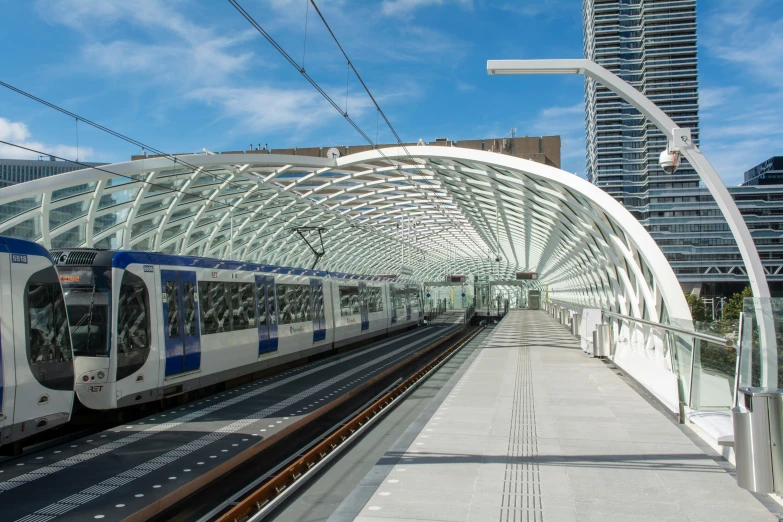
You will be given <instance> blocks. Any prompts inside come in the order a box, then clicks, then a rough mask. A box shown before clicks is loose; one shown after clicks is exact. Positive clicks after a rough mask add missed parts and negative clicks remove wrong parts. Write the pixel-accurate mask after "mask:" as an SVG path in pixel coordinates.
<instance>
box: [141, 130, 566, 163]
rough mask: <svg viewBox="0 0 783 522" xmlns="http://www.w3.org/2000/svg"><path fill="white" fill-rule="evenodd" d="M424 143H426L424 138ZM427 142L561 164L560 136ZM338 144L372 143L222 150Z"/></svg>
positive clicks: (311, 152) (310, 152)
mask: <svg viewBox="0 0 783 522" xmlns="http://www.w3.org/2000/svg"><path fill="white" fill-rule="evenodd" d="M421 143H424V142H423V141H422V142H421ZM405 145H406V146H407V147H415V146H416V145H417V144H416V143H406V144H405ZM426 145H434V146H442V147H463V148H466V149H475V150H486V151H490V152H498V153H500V154H509V155H512V156H516V157H518V158H524V159H529V160H533V161H537V162H539V163H543V164H545V165H550V166H552V167H557V168H560V136H523V137H520V138H485V139H479V140H459V141H452V140H450V139H448V138H438V139H436V140H435V141H431V142H429V143H427V144H426ZM396 146H397V144H396V143H389V144H382V145H379V148H385V147H396ZM331 148H335V149H337V150H338V151H339V152H340V156H345V155H347V154H354V153H356V152H362V151H365V150H370V149H372V147H371V146H370V145H332V146H326V147H301V148H297V147H294V148H291V149H268V150H267V148H266V145H264V148H261V145H260V144H259V145H258V146H257V147H255V148H253V147H252V146H251V150H246V151H244V150H234V151H224V152H223V153H222V154H292V155H297V156H315V157H321V158H325V157H326V155H327V151H328V150H329V149H331ZM145 157H146V158H152V157H155V156H133V157H131V159H132V160H138V159H144V158H145Z"/></svg>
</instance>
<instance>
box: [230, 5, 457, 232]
mask: <svg viewBox="0 0 783 522" xmlns="http://www.w3.org/2000/svg"><path fill="white" fill-rule="evenodd" d="M228 2H229V3H230V4H231V5H232V6H233V7H234V8H235V9H236V10H237V12H239V14H241V15H242V16H243V17H244V18H245V19H246V20H247V21H248V23H250V25H252V26H253V27H254V28H255V29H256V30H257V31H258V32H259V33H260V34H261V35H262V36H263V37H264V38H265V39H266V40H267V41H268V42H269V43H270V45H272V47H274V48H275V49H276V50H277V51H278V52H279V53H280V55H281V56H283V58H285V59H286V61H288V63H290V64H291V66H292V67H294V68H295V69H296V70H297V71H298V72H299V73H300V74H301V75H302V76H303V77H304V78H305V79H306V80H307V81H308V83H310V84H311V85H312V86H313V88H315V89H316V90H317V91H318V92H319V94H321V96H323V97H324V99H325V100H326V101H327V102H329V104H330V105H332V107H334V109H335V110H337V111H338V112H339V113H340V114H341V115H342V116H343V117H344V118H345V119H346V121H348V123H349V124H350V125H351V126H352V127H353V128H354V129H355V130H356V131H357V132H358V133H359V134H360V135H361V136H362V137H363V138H364V139H365V141H367V143H368V144H370V145H371V146H372V147H373V148H375V149H376V150H378V152H379V153H380V155H381V156H382V157H383V158H384V159H385V160H386V161H387V162H388V163H389V165H391V166H393V167H397V168H398V170H400V171H402V169H403V168H405V167H404V166H403V165H399V164H396V163H394V161H392V160H391V159H390V158H389V157H388V156H386V154H384V153H383V151H382V150H380V149H379V148H378V144H377V139H376V141H375V142H373V140H372V139H371V138H370V137H369V136H368V135H367V134H366V133H365V132H364V131H363V130H362V129H361V127H360V126H359V125H358V124H357V123H356V121H355V120H353V118H351V117H350V116H349V115H348V111H347V103H348V100H347V96H346V110H343V109H341V108H340V106H339V105H338V104H337V103H336V102H335V101H334V99H333V98H332V97H331V96H329V94H327V93H326V91H324V89H323V88H321V86H320V85H319V84H318V82H316V81H315V80H314V79H313V78H312V77H311V76H310V75H309V74H308V73H307V71H306V70H305V69H304V67H303V66H300V65H299V64H298V63H296V60H294V58H293V57H291V55H290V54H288V53H287V52H286V50H285V49H283V47H282V46H281V45H280V44H279V43H278V42H277V41H276V40H275V39H274V37H272V35H270V34H269V33H268V32H267V31H266V30H265V29H264V28H263V27H262V26H261V25H260V24H259V23H258V22H257V21H256V20H255V19H254V18H253V16H252V15H250V13H248V12H247V11H246V10H245V9H244V8H243V7H242V6H241V5H240V4H239V2H238V1H237V0H228ZM310 3H311V4H312V5H313V8H314V9H315V10H316V13H317V14H318V16H319V18H321V20H322V21H323V23H324V25H325V26H326V28H327V30H328V31H329V33H330V34H331V36H332V38H333V39H334V40H335V42H336V43H337V45H338V47H339V48H340V51H341V52H342V54H343V56H344V58H345V59H346V62H347V64H348V67H349V74H350V71H353V72H354V74H356V76H357V79H358V80H359V82H360V83H361V85H362V87H363V88H364V90H365V92H367V94H368V96H369V97H370V99H371V100H372V102H373V104H374V105H375V107H376V110H378V112H379V114H380V115H381V117H383V119H384V122H386V124H387V126H388V127H389V128H390V130H391V131H392V133H393V134H394V136H395V138H396V139H397V142H398V143H399V144H400V145H402V148H403V150H404V151H405V153H406V155H407V156H408V158H409V159H410V160H411V162H412V163H414V164H415V163H416V162H415V160H414V159H413V156H412V155H411V154H410V152H409V151H408V149H407V147H406V146H405V144H404V143H403V142H402V140H401V138H400V136H399V134H398V133H397V131H396V130H395V129H394V127H393V126H392V125H391V122H390V121H389V119H388V118H387V116H386V114H385V113H384V112H383V110H382V109H381V108H380V105H379V104H378V102H377V100H376V99H375V97H374V96H373V95H372V93H371V92H370V90H369V88H368V87H367V84H366V83H365V82H364V80H363V79H362V78H361V76H360V75H359V74H358V72H357V70H356V68H355V67H354V65H353V63H352V62H351V60H350V58H349V57H348V55H347V53H346V52H345V50H344V49H343V47H342V45H341V44H340V43H339V41H338V40H337V37H336V36H335V34H334V32H333V31H332V29H331V27H329V24H328V23H327V22H326V19H325V18H324V16H323V13H321V11H320V9H319V8H318V6H317V5H316V4H315V2H314V1H313V0H310ZM346 88H347V86H346ZM423 179H424V180H425V181H426V182H427V184H429V185H430V186H432V182H431V181H430V180H428V179H426V177H423ZM411 187H412V188H413V189H414V190H415V191H416V192H418V193H419V194H420V195H421V196H422V197H423V198H424V199H425V201H429V200H430V198H429V197H428V196H427V195H426V194H424V193H422V192H421V191H420V190H419V188H418V187H417V184H416V183H415V181H414V180H411ZM433 194H434V196H435V198H436V199H441V196H440V194H439V193H438V191H437V187H436V190H433ZM433 203H434V204H435V207H436V208H437V209H438V211H439V212H440V213H441V214H442V215H443V217H444V218H446V220H447V221H448V222H449V223H450V224H451V225H453V226H456V227H457V228H459V229H460V230H462V232H463V233H465V237H466V239H467V238H468V237H469V234H467V232H465V230H464V229H463V227H462V225H461V224H460V223H459V222H458V221H455V220H454V217H453V216H452V215H451V213H450V212H448V211H446V210H444V209H443V208H442V207H441V205H440V204H439V202H438V201H433Z"/></svg>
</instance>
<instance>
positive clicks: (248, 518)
mask: <svg viewBox="0 0 783 522" xmlns="http://www.w3.org/2000/svg"><path fill="white" fill-rule="evenodd" d="M460 330H461V329H460ZM481 330H482V328H477V329H476V330H475V331H474V332H473V333H471V334H470V335H468V336H467V337H465V338H464V339H462V340H461V341H459V342H458V343H456V344H455V345H454V346H452V347H451V348H449V349H447V350H446V351H444V352H443V353H442V354H440V355H439V356H438V357H436V358H435V359H433V360H432V361H430V362H429V363H427V365H426V366H424V367H423V368H421V369H420V370H418V371H417V372H416V373H414V374H413V375H412V376H410V377H409V378H408V379H406V380H405V381H403V382H402V383H400V384H399V385H397V386H395V387H394V389H392V390H391V391H389V392H388V393H386V394H385V395H384V396H383V397H381V398H380V399H378V400H377V401H375V402H374V403H373V404H371V405H370V406H368V407H367V408H365V409H364V410H363V411H362V412H361V413H359V414H358V415H356V416H355V417H354V418H353V419H352V420H351V421H350V422H348V423H346V424H345V425H344V426H342V427H341V428H340V429H338V430H337V431H335V432H334V433H332V434H331V435H330V436H328V437H327V438H325V439H324V440H323V441H322V442H321V443H320V444H318V445H317V446H315V447H314V448H312V449H311V450H310V451H308V452H307V453H306V454H304V455H303V456H302V457H300V458H299V459H297V460H296V461H295V462H294V463H292V464H291V465H290V466H288V467H287V468H286V469H285V470H283V471H282V472H281V473H280V474H279V475H277V476H275V477H274V478H272V479H271V480H269V481H268V482H266V483H265V484H264V485H262V486H261V487H260V488H259V489H258V490H256V491H255V492H254V493H252V494H251V495H249V496H248V497H247V498H245V499H244V500H243V501H242V502H241V503H239V504H237V505H236V506H235V507H234V508H232V509H231V510H230V511H228V512H227V513H225V514H224V515H223V516H221V517H220V518H218V519H217V522H240V521H244V522H256V521H258V520H262V519H263V518H264V517H266V516H267V515H268V514H270V513H271V512H272V511H273V510H274V509H275V508H276V507H277V506H279V505H280V503H282V502H283V501H285V499H286V498H288V497H289V496H290V495H291V494H293V493H294V492H295V491H296V490H297V489H298V488H299V487H301V486H302V485H304V484H305V483H306V482H307V480H309V479H310V478H311V477H312V476H314V475H315V474H317V473H318V471H319V470H320V469H321V468H323V467H324V466H326V465H327V464H328V463H329V462H330V461H331V460H332V459H334V458H335V457H336V456H337V455H338V454H339V453H340V452H342V451H343V450H344V449H346V448H348V447H349V446H350V445H351V443H352V442H353V441H354V440H356V439H357V438H358V437H360V436H361V434H362V433H363V432H364V431H365V430H367V429H369V428H370V426H372V425H373V424H374V423H375V422H377V421H378V420H379V419H380V418H381V417H382V416H383V415H384V414H386V413H387V412H388V411H391V409H392V408H393V406H395V405H396V404H398V403H399V401H401V400H402V399H404V398H405V396H407V394H409V393H410V392H412V391H413V389H415V388H416V386H418V384H420V382H421V381H422V380H423V379H424V378H426V377H427V376H428V375H429V374H430V373H431V372H433V371H434V370H436V369H437V368H439V367H440V366H441V365H442V364H444V363H445V362H446V361H447V360H448V359H449V358H450V357H451V356H452V355H454V354H455V353H456V352H457V351H459V350H460V349H461V348H462V347H463V346H465V345H466V344H467V343H468V342H470V341H471V340H472V339H473V338H474V337H475V336H476V335H477V334H478V333H479V332H480V331H481ZM458 331H459V330H458ZM455 334H456V332H455ZM455 334H452V336H453V335H455ZM452 336H449V338H451V337H452ZM444 340H445V339H444Z"/></svg>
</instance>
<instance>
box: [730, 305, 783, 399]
mask: <svg viewBox="0 0 783 522" xmlns="http://www.w3.org/2000/svg"><path fill="white" fill-rule="evenodd" d="M742 315H743V327H742V339H741V341H740V349H741V355H740V368H739V379H738V383H737V384H738V385H739V386H760V387H764V388H780V387H783V379H782V378H781V377H783V372H781V368H783V353H782V352H783V350H781V347H783V320H782V319H783V299H781V298H746V299H745V302H744V303H743V314H742Z"/></svg>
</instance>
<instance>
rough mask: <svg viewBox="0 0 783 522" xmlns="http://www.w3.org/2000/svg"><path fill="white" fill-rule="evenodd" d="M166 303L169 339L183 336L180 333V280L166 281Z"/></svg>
mask: <svg viewBox="0 0 783 522" xmlns="http://www.w3.org/2000/svg"><path fill="white" fill-rule="evenodd" d="M164 291H165V292H166V304H168V310H169V314H168V316H167V317H166V332H167V334H168V336H169V339H175V338H177V337H181V334H180V333H179V281H166V287H165V288H164Z"/></svg>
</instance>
